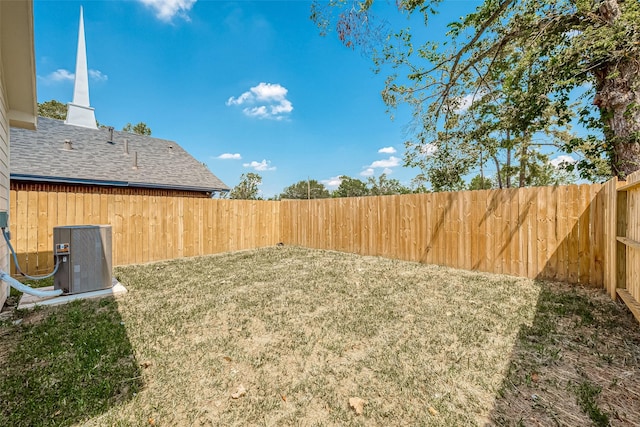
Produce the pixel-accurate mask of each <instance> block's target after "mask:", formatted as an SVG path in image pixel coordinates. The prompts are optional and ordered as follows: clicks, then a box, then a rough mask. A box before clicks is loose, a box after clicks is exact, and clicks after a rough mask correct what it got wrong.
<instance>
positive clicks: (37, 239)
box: [10, 191, 280, 274]
mask: <svg viewBox="0 0 640 427" xmlns="http://www.w3.org/2000/svg"><path fill="white" fill-rule="evenodd" d="M10 197H11V202H10V203H11V208H10V209H11V212H10V230H11V235H12V240H11V241H12V244H13V246H14V248H15V250H16V252H17V254H18V262H19V263H20V266H21V267H22V269H23V270H24V271H25V272H27V273H31V274H38V273H42V272H45V271H50V270H52V269H53V254H52V251H53V227H55V226H59V225H80V224H110V225H111V226H112V245H113V264H114V265H124V264H132V263H143V262H149V261H158V260H164V259H172V258H179V257H188V256H196V255H207V254H214V253H221V252H228V251H235V250H241V249H253V248H258V247H262V246H270V245H275V244H276V243H278V242H279V240H278V238H279V235H280V224H279V221H280V216H279V207H280V205H279V204H278V203H277V202H270V201H254V200H238V201H235V200H217V199H202V198H186V197H163V196H142V195H134V196H129V195H120V194H108V195H107V194H74V193H56V192H38V191H11V194H10ZM12 273H13V274H14V273H15V270H14V267H13V266H12Z"/></svg>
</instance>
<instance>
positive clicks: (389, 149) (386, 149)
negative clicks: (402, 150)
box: [378, 147, 396, 154]
mask: <svg viewBox="0 0 640 427" xmlns="http://www.w3.org/2000/svg"><path fill="white" fill-rule="evenodd" d="M395 152H396V149H395V148H393V147H383V148H381V149H379V150H378V153H385V154H394V153H395Z"/></svg>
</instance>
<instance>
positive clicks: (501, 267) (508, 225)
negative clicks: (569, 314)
mask: <svg viewBox="0 0 640 427" xmlns="http://www.w3.org/2000/svg"><path fill="white" fill-rule="evenodd" d="M600 189H601V185H599V184H595V185H572V186H561V187H538V188H522V189H510V190H485V191H463V192H457V193H430V194H412V195H402V196H380V197H360V198H345V199H322V200H312V201H283V202H281V204H282V206H281V208H280V211H281V226H282V241H283V242H285V243H290V244H294V245H300V246H306V247H312V248H321V249H335V250H339V251H346V252H355V253H359V254H362V255H379V256H383V257H389V258H399V259H403V260H409V261H419V262H423V263H428V264H440V265H446V266H450V267H455V268H462V269H466V270H478V271H485V272H492V273H504V274H511V275H516V276H522V277H530V278H545V279H552V280H559V281H565V282H570V283H583V284H587V285H593V286H602V285H603V283H604V281H603V280H604V267H603V265H604V262H603V261H604V235H603V231H604V222H603V220H602V218H603V210H604V199H603V198H602V197H601V196H600V195H599V191H600Z"/></svg>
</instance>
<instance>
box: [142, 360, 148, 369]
mask: <svg viewBox="0 0 640 427" xmlns="http://www.w3.org/2000/svg"><path fill="white" fill-rule="evenodd" d="M140 366H142V367H143V368H145V369H146V368H148V367H149V366H151V362H149V361H144V362H142V363H141V364H140Z"/></svg>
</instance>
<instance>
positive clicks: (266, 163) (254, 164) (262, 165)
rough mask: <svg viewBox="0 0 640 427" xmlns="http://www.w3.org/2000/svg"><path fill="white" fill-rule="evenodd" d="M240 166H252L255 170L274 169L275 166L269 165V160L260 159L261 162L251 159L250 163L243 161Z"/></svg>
mask: <svg viewBox="0 0 640 427" xmlns="http://www.w3.org/2000/svg"><path fill="white" fill-rule="evenodd" d="M242 166H244V167H245V168H252V169H254V170H257V171H274V170H276V167H275V166H271V161H269V160H262V161H261V162H256V161H255V160H253V161H252V162H251V163H243V164H242Z"/></svg>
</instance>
